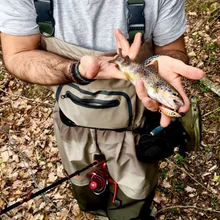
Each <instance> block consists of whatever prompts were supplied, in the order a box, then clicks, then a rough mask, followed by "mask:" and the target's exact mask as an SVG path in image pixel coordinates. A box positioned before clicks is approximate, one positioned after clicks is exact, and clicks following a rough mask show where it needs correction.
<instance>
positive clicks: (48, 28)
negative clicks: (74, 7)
mask: <svg viewBox="0 0 220 220" xmlns="http://www.w3.org/2000/svg"><path fill="white" fill-rule="evenodd" d="M34 4H35V8H36V12H37V19H36V22H37V24H38V25H39V29H40V32H41V34H43V33H47V34H48V35H46V36H47V37H51V36H53V35H54V29H55V20H54V17H53V0H34ZM43 35H44V34H43Z"/></svg>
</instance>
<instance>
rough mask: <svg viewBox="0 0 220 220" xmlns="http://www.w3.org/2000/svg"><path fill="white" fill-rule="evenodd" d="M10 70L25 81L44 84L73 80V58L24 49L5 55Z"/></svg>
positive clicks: (5, 61) (6, 64)
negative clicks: (71, 72)
mask: <svg viewBox="0 0 220 220" xmlns="http://www.w3.org/2000/svg"><path fill="white" fill-rule="evenodd" d="M4 63H5V66H6V68H7V69H8V71H9V72H11V73H12V74H14V75H15V76H16V77H18V78H20V79H21V80H23V81H26V82H31V83H37V84H42V85H56V84H61V83H66V82H71V81H72V80H71V75H70V67H71V64H72V63H73V61H72V60H69V59H65V58H63V57H60V56H58V55H55V54H52V53H49V52H46V51H42V50H32V51H23V52H20V53H17V54H14V55H12V56H10V57H7V56H6V57H4Z"/></svg>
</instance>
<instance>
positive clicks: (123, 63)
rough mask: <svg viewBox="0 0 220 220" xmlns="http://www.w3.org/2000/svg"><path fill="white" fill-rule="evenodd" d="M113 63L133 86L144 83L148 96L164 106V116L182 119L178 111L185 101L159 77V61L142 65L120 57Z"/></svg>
mask: <svg viewBox="0 0 220 220" xmlns="http://www.w3.org/2000/svg"><path fill="white" fill-rule="evenodd" d="M113 62H114V63H115V64H116V65H117V67H118V68H119V70H121V71H122V72H123V73H124V74H125V75H126V77H127V78H128V80H130V81H131V83H132V84H133V85H136V83H137V81H139V80H142V81H143V82H144V86H145V88H146V91H147V94H148V96H149V97H151V98H152V99H154V100H156V101H158V102H159V103H161V104H162V106H160V110H161V111H162V112H163V113H164V114H166V115H168V116H170V117H180V114H178V112H177V110H178V109H179V107H181V106H183V105H184V102H183V99H182V97H181V95H180V94H179V93H178V92H177V90H176V89H175V88H174V87H173V86H171V85H170V84H168V83H167V82H166V81H165V80H164V79H162V78H161V77H160V76H159V74H158V63H157V61H154V62H151V63H150V64H148V65H141V64H139V63H137V62H134V61H131V60H130V59H129V57H122V56H121V55H118V56H117V57H116V58H115V60H114V61H113ZM168 74H169V73H168Z"/></svg>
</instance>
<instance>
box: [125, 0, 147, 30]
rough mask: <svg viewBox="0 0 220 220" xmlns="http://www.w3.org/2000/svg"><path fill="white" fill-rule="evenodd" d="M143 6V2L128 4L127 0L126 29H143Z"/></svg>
mask: <svg viewBox="0 0 220 220" xmlns="http://www.w3.org/2000/svg"><path fill="white" fill-rule="evenodd" d="M144 7H145V2H143V3H142V4H129V3H128V2H127V8H128V19H127V20H128V31H132V30H144V29H145V18H144Z"/></svg>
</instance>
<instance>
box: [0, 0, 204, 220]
mask: <svg viewBox="0 0 220 220" xmlns="http://www.w3.org/2000/svg"><path fill="white" fill-rule="evenodd" d="M126 2H127V1H118V0H117V1H112V0H106V1H103V0H82V1H77V0H72V1H70V0H69V1H62V2H61V1H59V0H54V1H53V12H54V19H55V37H56V39H55V46H51V47H50V39H49V40H47V39H46V38H45V39H44V41H45V42H46V45H47V46H45V47H44V46H43V43H40V40H41V35H40V33H39V27H38V25H37V23H36V17H37V14H36V11H35V6H34V1H33V0H17V1H16V2H15V1H13V0H1V3H0V31H1V32H2V36H1V40H2V50H3V57H4V63H5V66H6V68H7V69H8V70H9V72H11V73H12V74H14V75H15V76H17V77H19V78H20V79H22V80H24V81H27V82H31V83H37V84H43V85H48V86H51V85H59V84H66V83H71V82H74V84H72V87H74V88H77V89H78V91H83V92H84V93H87V94H88V92H87V90H86V89H87V88H89V89H93V87H94V85H97V86H100V85H102V84H103V88H102V87H101V89H106V88H105V87H109V88H107V89H108V91H109V90H111V86H110V85H112V83H111V82H114V84H113V85H114V86H115V85H116V84H117V83H118V82H119V83H121V85H124V83H128V82H126V81H125V80H126V77H125V75H124V74H123V73H122V72H120V71H119V70H118V69H117V68H116V67H115V65H114V64H112V63H109V61H110V60H112V59H113V55H112V54H115V52H116V48H117V49H119V48H120V49H121V50H122V54H123V56H126V55H128V56H129V58H130V59H131V60H138V59H139V55H140V54H144V57H145V59H146V58H147V57H149V56H150V54H160V55H166V56H160V57H157V58H155V59H157V60H158V64H159V74H160V75H161V76H162V77H163V78H164V79H166V80H167V82H168V83H170V84H172V85H173V86H174V87H175V88H176V89H177V90H178V91H179V93H180V94H181V95H182V97H183V100H184V103H185V104H184V106H183V107H181V108H180V109H179V112H182V113H184V112H187V111H188V109H189V105H190V104H189V100H188V98H187V96H186V94H185V92H184V90H183V87H182V85H181V76H185V77H187V78H189V79H200V78H202V77H203V76H204V73H203V72H202V71H201V70H199V69H197V68H194V67H190V66H188V65H186V64H185V63H187V61H188V59H187V55H186V51H185V47H184V38H183V33H184V31H185V28H186V23H185V15H184V1H179V0H169V1H168V0H158V1H150V0H145V7H144V15H145V33H144V36H143V38H142V35H141V34H140V33H137V34H136V35H135V38H134V41H133V43H132V44H131V45H130V44H129V43H128V41H127V40H126V38H128V29H127V13H128V9H127V6H126ZM129 4H132V1H129ZM138 4H139V5H143V4H142V1H139V2H138ZM120 30H121V31H120ZM114 34H115V37H114ZM125 36H126V37H125ZM151 38H152V40H153V47H151V46H149V45H150V44H149V42H152V41H151ZM142 39H143V40H144V43H143V45H142ZM62 41H64V42H66V43H67V44H65V47H64V46H63V43H62ZM40 44H41V47H44V49H46V50H47V51H44V50H40V49H39V45H40ZM58 44H59V45H61V46H60V48H59V49H54V47H56V46H57V45H58ZM48 45H49V46H48ZM70 45H71V46H70ZM69 47H71V49H70V51H71V53H67V52H66V48H69ZM49 48H52V49H49ZM150 48H151V49H150ZM152 48H153V49H152ZM49 51H50V52H49ZM69 54H70V55H69ZM109 55H111V56H109ZM170 56H171V57H173V58H171V57H170ZM78 60H80V63H79V62H77V61H78ZM142 61H143V59H142ZM92 79H96V80H95V81H92ZM114 79H117V81H114ZM79 84H88V85H84V86H83V87H78V86H79ZM74 85H76V86H74ZM126 85H128V84H126ZM90 87H91V88H90ZM60 88H61V89H63V88H64V87H60ZM117 89H118V88H117ZM121 90H123V89H122V88H121ZM68 91H69V90H68ZM71 91H72V90H71ZM89 91H90V90H89ZM97 91H100V87H99V89H98V90H97ZM125 91H126V89H125ZM56 92H57V89H56ZM94 93H95V92H94ZM94 93H92V94H94ZM136 93H137V96H138V97H139V99H140V100H141V102H142V104H143V106H145V107H146V108H147V109H148V110H150V111H157V109H158V105H159V104H158V103H157V102H156V101H154V100H152V99H150V98H149V97H148V96H147V94H146V90H145V89H144V86H143V82H142V81H139V82H137V84H136ZM57 94H58V93H57ZM66 94H67V93H66ZM89 94H91V92H90V93H89ZM95 94H96V93H95ZM74 95H75V93H74V92H73V93H72V96H69V97H75V96H74ZM58 96H59V94H58ZM60 97H62V98H61V100H60V101H59V100H58V106H57V107H56V108H55V113H54V123H55V133H56V138H57V142H58V147H59V150H60V155H61V159H62V162H63V164H64V167H65V169H66V170H67V172H68V173H72V172H74V171H75V170H77V169H81V168H83V167H84V166H86V165H87V164H89V163H91V162H92V161H93V159H94V156H95V155H104V156H105V159H106V160H107V166H108V171H109V174H110V175H111V177H112V179H113V181H115V182H117V184H118V186H119V189H118V192H117V195H116V197H117V201H119V204H114V203H113V202H112V195H111V194H112V193H114V192H115V189H113V187H112V185H111V186H110V189H109V190H110V193H103V194H101V195H95V194H93V192H92V191H91V190H90V189H89V187H88V184H89V180H88V179H87V178H86V177H81V178H80V179H73V180H72V182H73V191H74V195H75V197H76V199H77V200H78V202H79V206H80V208H81V209H82V210H84V211H92V210H95V211H97V210H98V209H102V210H104V211H105V213H104V215H106V216H108V217H109V219H117V220H121V219H126V220H128V219H151V217H150V204H151V201H152V198H153V194H154V189H155V185H156V183H157V163H150V164H144V163H140V162H139V161H138V160H137V158H136V155H135V148H134V146H135V144H136V143H137V140H138V137H137V135H135V134H133V133H132V132H131V131H125V130H124V131H120V132H118V131H116V130H114V128H113V129H112V130H111V129H110V130H109V129H108V130H105V129H101V130H100V129H96V128H106V127H107V126H108V124H109V123H110V122H109V121H105V117H103V118H104V119H103V120H101V119H100V118H101V117H102V113H103V114H104V112H106V111H107V110H106V109H105V110H102V113H101V114H99V116H100V117H98V116H96V117H95V122H94V123H96V122H97V123H98V124H101V125H102V127H96V126H92V125H91V123H90V122H89V120H90V118H91V117H93V115H96V114H97V113H96V112H97V110H96V109H92V110H91V108H87V109H86V112H88V113H85V115H84V113H83V112H81V110H80V111H79V112H80V113H79V117H78V116H77V117H75V118H74V120H73V119H72V118H70V117H69V115H68V113H67V112H68V111H70V110H71V117H72V116H73V117H74V114H75V116H76V115H77V110H78V109H79V108H80V107H79V105H73V107H74V110H72V109H70V110H69V109H66V108H62V107H63V105H64V104H62V103H63V102H64V101H65V98H66V96H65V95H61V96H60ZM77 100H80V99H77ZM87 100H88V98H87ZM104 101H105V100H104ZM135 103H137V105H139V104H138V101H135ZM70 104H71V105H72V103H68V104H66V106H67V108H68V106H69V105H70ZM90 107H91V106H90ZM69 108H71V107H69ZM65 110H66V112H65ZM63 112H64V114H63ZM119 112H120V109H119V110H118V111H117V113H119ZM73 113H74V114H73ZM61 116H62V117H61ZM87 116H88V119H87V118H86V117H87ZM63 118H64V119H63ZM85 118H86V119H85ZM65 119H67V121H71V123H70V125H69V126H68V123H65V122H64V121H65ZM78 119H79V123H76V124H77V125H79V126H72V122H76V121H75V120H78ZM113 119H114V118H113V117H112V121H113V123H114V121H115V120H113ZM82 120H84V121H85V123H84V124H83V123H81V121H82ZM170 120H171V119H170V118H169V117H167V116H166V115H164V114H162V115H161V120H160V124H161V125H162V126H163V127H166V126H168V124H169V123H170ZM140 124H141V123H140ZM81 126H83V127H81ZM85 127H87V128H85ZM94 127H95V128H94ZM117 128H118V127H117ZM106 194H107V195H106ZM152 219H153V218H152Z"/></svg>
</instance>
